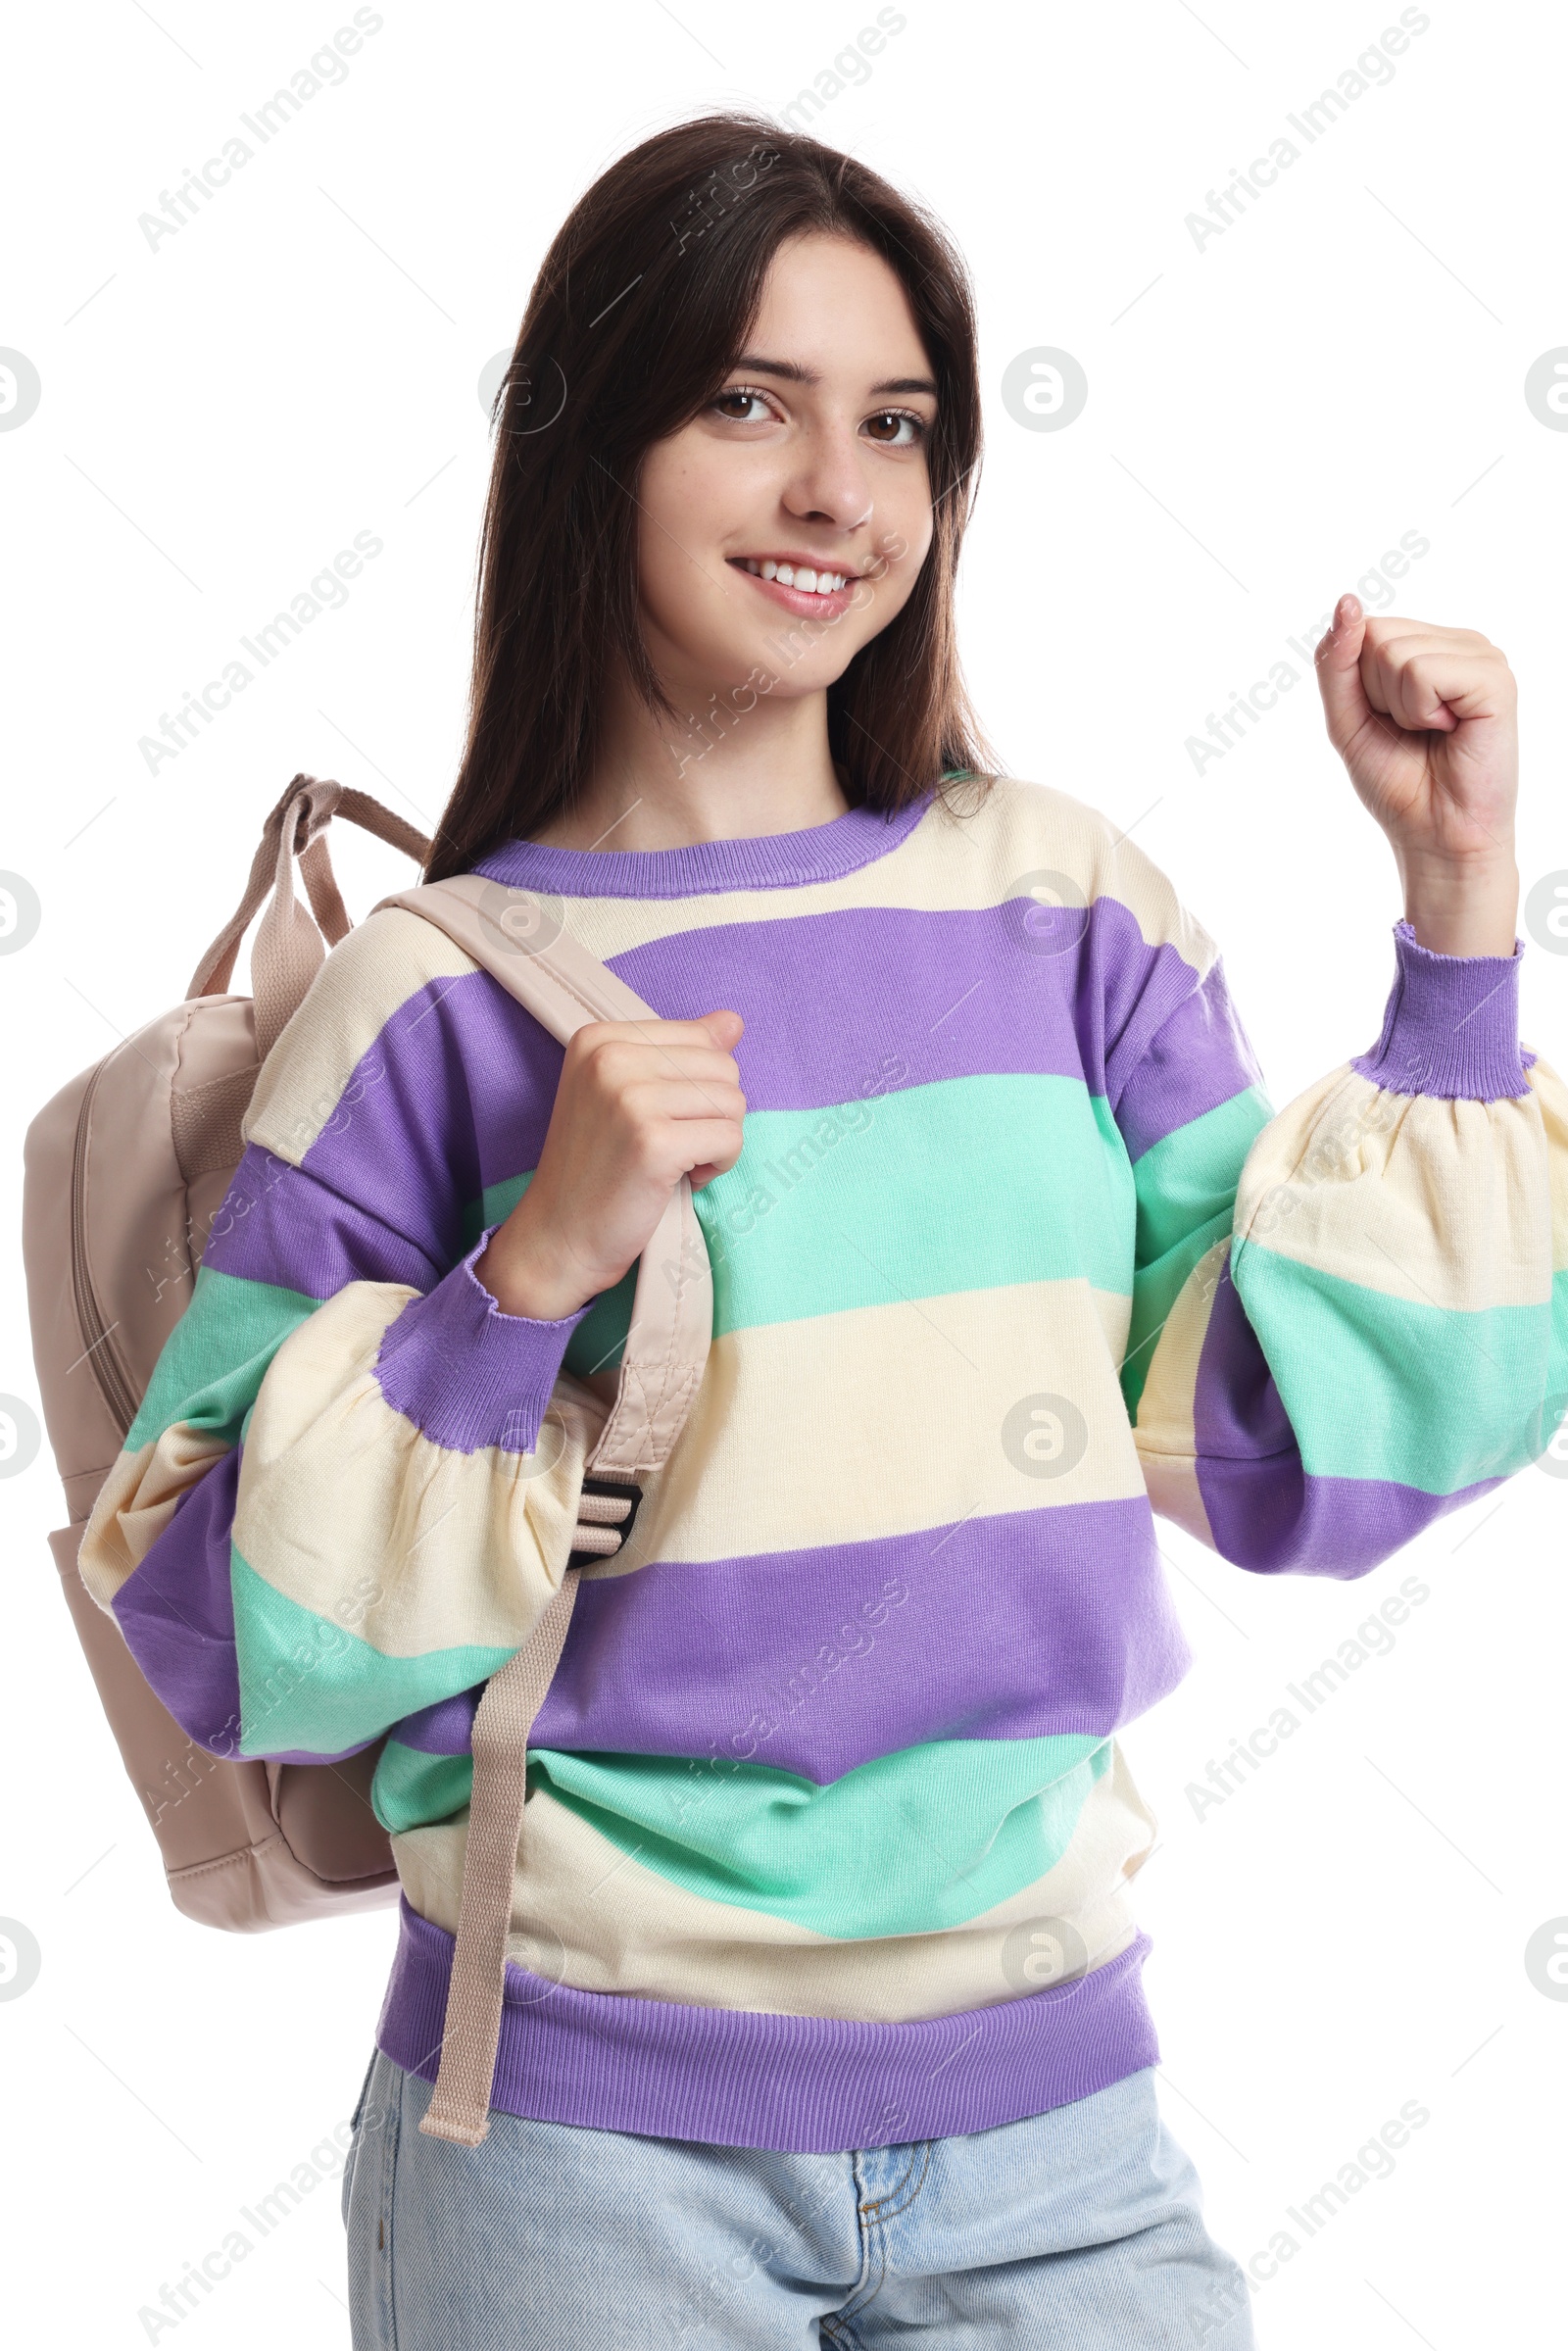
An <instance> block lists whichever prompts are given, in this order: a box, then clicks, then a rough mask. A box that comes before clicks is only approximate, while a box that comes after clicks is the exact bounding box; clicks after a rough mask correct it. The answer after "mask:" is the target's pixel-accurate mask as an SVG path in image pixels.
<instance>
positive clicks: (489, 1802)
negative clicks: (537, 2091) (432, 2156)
mask: <svg viewBox="0 0 1568 2351" xmlns="http://www.w3.org/2000/svg"><path fill="white" fill-rule="evenodd" d="M580 1572H581V1571H580V1569H578V1568H575V1567H568V1568H567V1570H566V1572H565V1574H564V1577H563V1578H562V1582H561V1586H560V1589H559V1590H558V1591H557V1592H556V1594H555V1596H554V1598H553V1599H552V1600H551V1602H550V1605H549V1607H548V1608H547V1609H546V1610H545V1612H544V1614H543V1616H542V1617H541V1618H540V1619H539V1622H538V1623H537V1624H536V1625H535V1626H534V1629H533V1631H532V1632H531V1633H530V1634H529V1636H528V1639H527V1640H526V1641H524V1642H523V1644H522V1647H521V1648H520V1649H519V1650H518V1651H517V1653H516V1655H515V1657H509V1658H508V1660H507V1662H506V1664H505V1665H504V1666H503V1667H502V1668H501V1671H500V1672H499V1673H496V1674H492V1675H491V1677H490V1679H489V1681H488V1682H487V1683H486V1684H485V1691H484V1696H483V1697H482V1698H481V1699H480V1700H479V1711H478V1713H477V1714H476V1715H475V1716H474V1719H473V1794H472V1796H471V1798H470V1800H469V1804H468V1837H467V1845H466V1850H465V1853H464V1857H463V1899H462V1904H461V1907H460V1909H459V1912H458V1945H457V1950H456V1952H455V1953H454V1955H453V1960H452V1982H451V1984H450V1986H449V1988H448V1992H447V2008H446V2021H445V2026H444V2029H443V2032H442V2035H441V2063H440V2066H439V2068H438V2070H437V2073H436V2081H435V2088H434V2090H433V2091H432V2092H431V2096H430V2104H429V2108H428V2110H427V2111H426V2113H425V2115H424V2116H423V2118H422V2120H421V2121H420V2124H419V2129H420V2130H421V2131H425V2132H427V2133H428V2135H429V2136H430V2137H431V2138H448V2139H453V2140H455V2141H456V2142H457V2143H458V2144H459V2145H460V2146H464V2147H476V2146H478V2144H479V2142H480V2140H481V2139H482V2138H483V2137H484V2135H485V2133H486V2131H488V2130H489V2128H490V2091H491V2087H492V2084H493V2082H494V2080H495V2070H496V2050H497V2049H498V2047H499V2046H500V2042H501V2007H502V1992H503V1988H504V1985H505V1982H506V1966H507V1936H508V1934H509V1933H510V1931H511V1927H512V1888H513V1880H514V1877H515V1872H516V1867H517V1847H518V1845H519V1843H520V1842H521V1839H522V1822H523V1805H524V1801H525V1799H526V1796H527V1792H528V1734H529V1732H530V1731H531V1730H532V1729H533V1723H534V1717H535V1715H536V1714H537V1713H538V1712H539V1709H540V1707H541V1706H542V1705H543V1704H544V1699H545V1692H546V1690H548V1689H549V1688H550V1683H551V1677H552V1676H553V1675H554V1673H555V1670H556V1666H557V1664H558V1662H559V1660H560V1657H561V1651H562V1648H563V1646H564V1642H565V1639H566V1627H567V1625H568V1624H569V1623H570V1622H571V1610H572V1603H573V1602H574V1600H575V1599H576V1597H577V1578H578V1576H579V1574H580Z"/></svg>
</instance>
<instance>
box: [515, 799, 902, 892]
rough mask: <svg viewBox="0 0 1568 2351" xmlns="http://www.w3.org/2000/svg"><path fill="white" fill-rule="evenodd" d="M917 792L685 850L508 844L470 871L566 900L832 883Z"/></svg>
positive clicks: (870, 854)
mask: <svg viewBox="0 0 1568 2351" xmlns="http://www.w3.org/2000/svg"><path fill="white" fill-rule="evenodd" d="M931 801H932V795H931V794H930V793H929V792H926V793H923V794H922V795H921V797H920V798H919V799H918V800H917V801H915V802H914V803H913V804H912V805H911V806H910V807H909V808H903V809H899V810H897V811H895V812H894V813H893V814H891V815H884V814H883V813H882V812H881V810H879V809H876V808H851V809H849V810H848V811H847V812H846V813H845V814H844V815H842V816H834V817H832V818H830V819H829V821H828V822H827V823H826V824H810V825H806V826H804V827H803V828H802V829H801V830H800V831H798V832H793V833H763V834H760V835H758V836H757V837H755V838H754V839H752V840H749V841H747V840H743V841H698V842H695V843H693V844H692V845H691V846H690V847H689V848H686V849H620V850H608V849H551V848H545V847H543V846H541V844H540V843H538V842H536V841H507V842H504V843H503V844H502V846H501V847H500V848H499V849H497V850H495V851H493V852H492V853H491V855H490V856H489V857H486V858H484V859H483V861H482V862H481V863H480V864H478V865H477V866H476V867H475V868H474V870H475V872H477V873H485V874H489V875H491V876H493V878H494V879H495V880H497V881H502V882H510V883H512V884H514V885H516V886H520V887H522V888H524V889H528V890H547V891H551V892H553V893H557V894H559V895H560V896H562V897H565V898H688V897H697V896H701V895H702V894H703V893H705V892H711V891H714V890H779V889H792V888H797V887H799V886H800V885H801V884H802V883H805V882H827V881H834V880H836V879H837V878H838V876H839V875H840V874H845V873H857V872H858V871H859V869H860V867H861V866H862V865H869V864H872V863H873V862H874V861H875V859H876V858H878V857H886V856H887V854H888V852H889V850H892V849H897V848H898V846H899V844H900V842H902V841H907V839H908V837H909V835H910V834H911V833H912V832H913V831H914V828H915V826H916V825H917V824H918V823H919V821H920V819H921V817H922V816H923V815H924V814H925V812H926V810H927V808H929V807H930V805H931Z"/></svg>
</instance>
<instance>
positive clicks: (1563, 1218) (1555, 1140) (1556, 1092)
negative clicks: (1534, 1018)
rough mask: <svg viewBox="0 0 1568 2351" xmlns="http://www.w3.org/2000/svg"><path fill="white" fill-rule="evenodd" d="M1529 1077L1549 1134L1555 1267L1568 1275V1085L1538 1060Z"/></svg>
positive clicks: (1553, 1267) (1526, 1076)
mask: <svg viewBox="0 0 1568 2351" xmlns="http://www.w3.org/2000/svg"><path fill="white" fill-rule="evenodd" d="M1525 1078H1526V1081H1527V1083H1528V1084H1529V1086H1530V1087H1531V1089H1532V1091H1533V1093H1534V1095H1535V1098H1536V1101H1537V1102H1539V1103H1540V1105H1541V1116H1542V1121H1543V1123H1544V1127H1545V1131H1546V1182H1547V1186H1548V1189H1549V1191H1550V1195H1551V1268H1552V1271H1553V1273H1568V1086H1565V1085H1564V1083H1563V1081H1562V1079H1561V1078H1560V1077H1559V1076H1558V1075H1557V1072H1556V1070H1555V1069H1553V1068H1552V1066H1551V1064H1550V1063H1549V1062H1548V1061H1543V1060H1536V1061H1534V1062H1533V1063H1532V1064H1531V1066H1530V1067H1529V1068H1528V1069H1527V1070H1526V1071H1525Z"/></svg>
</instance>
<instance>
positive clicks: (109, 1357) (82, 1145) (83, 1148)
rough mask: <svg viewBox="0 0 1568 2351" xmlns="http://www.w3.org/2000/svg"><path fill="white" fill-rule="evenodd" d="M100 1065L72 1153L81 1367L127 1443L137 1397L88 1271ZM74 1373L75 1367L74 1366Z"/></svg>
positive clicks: (83, 1101) (73, 1266) (73, 1258)
mask: <svg viewBox="0 0 1568 2351" xmlns="http://www.w3.org/2000/svg"><path fill="white" fill-rule="evenodd" d="M103 1068H104V1065H103V1063H102V1062H101V1061H100V1062H99V1064H98V1066H97V1068H96V1069H95V1070H94V1071H93V1073H92V1075H91V1077H90V1078H89V1079H88V1080H87V1091H86V1092H85V1094H84V1095H83V1096H82V1098H81V1108H80V1109H79V1110H78V1111H77V1113H76V1133H75V1140H74V1142H73V1145H72V1151H71V1293H72V1299H73V1303H74V1305H75V1309H76V1322H77V1325H78V1327H79V1328H80V1331H81V1335H82V1337H83V1339H84V1340H85V1341H86V1342H87V1347H86V1351H85V1353H84V1354H83V1355H80V1356H78V1357H77V1362H85V1363H90V1364H91V1365H92V1376H93V1378H94V1380H95V1381H96V1382H97V1385H98V1393H99V1395H100V1396H102V1397H103V1399H104V1402H105V1404H106V1405H107V1406H108V1408H109V1413H110V1417H111V1418H112V1419H113V1421H114V1423H115V1425H116V1427H117V1428H118V1429H119V1431H120V1434H121V1436H122V1437H124V1435H125V1434H126V1432H127V1431H128V1429H129V1427H130V1424H131V1422H132V1421H133V1420H134V1419H135V1417H136V1395H135V1391H134V1389H133V1388H132V1387H131V1384H130V1375H129V1373H128V1371H127V1370H126V1368H125V1362H124V1358H123V1355H122V1354H121V1352H120V1349H119V1348H118V1347H116V1345H115V1340H114V1331H115V1326H114V1325H113V1324H110V1325H109V1326H108V1327H107V1328H106V1327H105V1324H104V1318H103V1314H102V1312H101V1310H100V1308H99V1304H98V1298H97V1293H96V1292H95V1291H94V1289H93V1286H92V1275H91V1273H90V1272H89V1270H88V1266H87V1243H86V1230H87V1127H88V1121H89V1119H90V1117H91V1114H92V1098H93V1096H94V1095H95V1094H96V1093H97V1091H98V1080H99V1078H100V1077H101V1076H102V1075H103ZM72 1369H73V1370H74V1369H75V1364H73V1365H72Z"/></svg>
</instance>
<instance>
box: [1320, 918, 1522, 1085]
mask: <svg viewBox="0 0 1568 2351" xmlns="http://www.w3.org/2000/svg"><path fill="white" fill-rule="evenodd" d="M1523 956H1524V948H1523V945H1522V944H1521V942H1520V941H1519V940H1518V939H1515V941H1514V943H1513V954H1512V955H1439V954H1437V953H1436V952H1435V951H1434V950H1433V949H1431V948H1427V947H1423V946H1422V945H1421V943H1420V941H1419V940H1418V939H1417V937H1416V935H1415V932H1414V930H1413V929H1412V927H1411V925H1410V924H1409V923H1408V922H1397V923H1396V924H1395V926H1394V960H1395V975H1394V985H1393V987H1392V988H1391V989H1390V991H1389V1003H1388V1009H1387V1011H1386V1012H1385V1013H1384V1016H1383V1033H1382V1035H1381V1036H1380V1037H1379V1039H1378V1041H1377V1043H1376V1045H1375V1046H1373V1047H1372V1048H1371V1050H1370V1052H1368V1053H1358V1054H1357V1055H1356V1057H1355V1059H1354V1060H1353V1061H1352V1062H1351V1063H1350V1067H1351V1068H1352V1069H1353V1070H1355V1071H1356V1072H1357V1073H1358V1074H1359V1075H1360V1076H1361V1077H1364V1078H1370V1079H1371V1081H1372V1083H1373V1084H1374V1085H1375V1086H1386V1087H1388V1088H1389V1090H1390V1091H1391V1092H1392V1093H1395V1094H1432V1095H1438V1096H1441V1097H1442V1098H1443V1099H1444V1100H1445V1101H1447V1102H1497V1101H1499V1100H1501V1099H1503V1098H1505V1097H1506V1098H1510V1099H1512V1098H1516V1097H1518V1096H1520V1095H1525V1094H1528V1093H1529V1092H1530V1087H1529V1084H1528V1082H1527V1081H1526V1078H1525V1075H1524V1072H1525V1070H1526V1069H1527V1068H1528V1067H1529V1066H1530V1064H1531V1062H1533V1061H1534V1060H1535V1058H1536V1056H1535V1054H1534V1053H1525V1054H1523V1055H1521V1053H1520V1051H1519V965H1520V963H1521V961H1522V959H1523Z"/></svg>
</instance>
